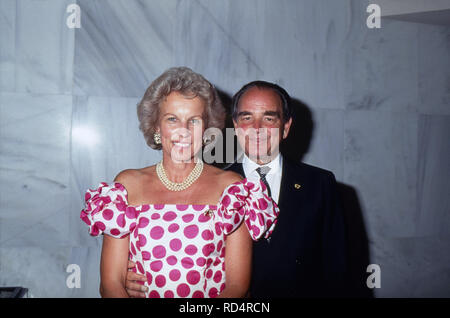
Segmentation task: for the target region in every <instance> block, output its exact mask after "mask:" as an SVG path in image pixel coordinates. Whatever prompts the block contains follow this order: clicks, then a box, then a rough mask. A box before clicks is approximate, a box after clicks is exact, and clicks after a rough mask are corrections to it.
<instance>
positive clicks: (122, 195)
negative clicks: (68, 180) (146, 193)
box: [80, 182, 137, 238]
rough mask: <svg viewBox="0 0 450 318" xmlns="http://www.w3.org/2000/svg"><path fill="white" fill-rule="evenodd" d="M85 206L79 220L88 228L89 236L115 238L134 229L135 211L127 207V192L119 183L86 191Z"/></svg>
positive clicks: (102, 185)
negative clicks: (106, 235) (104, 235)
mask: <svg viewBox="0 0 450 318" xmlns="http://www.w3.org/2000/svg"><path fill="white" fill-rule="evenodd" d="M85 201H86V206H85V208H84V209H83V210H81V214H80V218H81V219H82V220H83V221H84V222H85V223H86V224H87V225H88V226H89V234H91V235H92V236H98V235H100V234H102V233H105V234H108V235H111V236H113V237H116V238H122V237H125V236H127V235H128V234H129V233H130V232H131V231H133V230H134V228H135V227H136V219H137V211H136V209H135V208H134V207H131V206H128V201H127V192H126V189H125V187H124V186H123V185H122V184H120V183H117V182H116V183H112V184H107V183H105V182H102V183H100V185H99V187H98V188H97V189H95V190H87V191H86V194H85Z"/></svg>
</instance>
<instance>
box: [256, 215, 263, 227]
mask: <svg viewBox="0 0 450 318" xmlns="http://www.w3.org/2000/svg"><path fill="white" fill-rule="evenodd" d="M256 216H257V217H258V221H259V225H261V226H264V217H263V216H262V214H261V213H258V214H257V215H256Z"/></svg>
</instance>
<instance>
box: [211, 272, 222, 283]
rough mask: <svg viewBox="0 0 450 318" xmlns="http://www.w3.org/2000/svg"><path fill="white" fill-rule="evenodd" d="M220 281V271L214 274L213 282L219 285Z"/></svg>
mask: <svg viewBox="0 0 450 318" xmlns="http://www.w3.org/2000/svg"><path fill="white" fill-rule="evenodd" d="M221 279H222V272H221V271H217V272H216V273H215V274H214V278H213V280H214V281H215V282H216V283H220V281H221Z"/></svg>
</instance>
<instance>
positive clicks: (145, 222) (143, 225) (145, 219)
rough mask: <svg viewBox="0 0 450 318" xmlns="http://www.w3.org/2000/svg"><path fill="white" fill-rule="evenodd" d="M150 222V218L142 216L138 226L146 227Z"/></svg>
mask: <svg viewBox="0 0 450 318" xmlns="http://www.w3.org/2000/svg"><path fill="white" fill-rule="evenodd" d="M148 223H149V221H148V219H147V218H145V217H142V218H140V219H139V224H138V228H141V229H142V228H144V227H146V226H147V225H148Z"/></svg>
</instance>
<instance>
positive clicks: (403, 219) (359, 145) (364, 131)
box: [344, 111, 419, 240]
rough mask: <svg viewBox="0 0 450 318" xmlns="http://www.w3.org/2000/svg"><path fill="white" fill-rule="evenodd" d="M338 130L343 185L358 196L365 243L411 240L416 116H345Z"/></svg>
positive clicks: (414, 206) (414, 205) (371, 113)
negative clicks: (341, 134)
mask: <svg viewBox="0 0 450 318" xmlns="http://www.w3.org/2000/svg"><path fill="white" fill-rule="evenodd" d="M344 127H345V130H344V182H345V183H347V184H350V185H352V186H354V187H355V188H356V189H357V190H358V192H359V193H360V195H361V197H360V198H359V199H360V201H361V205H362V209H363V211H364V214H365V215H364V219H365V220H366V222H367V224H366V225H367V228H368V237H369V240H377V239H378V238H380V237H389V238H392V237H411V236H414V235H415V234H416V231H415V230H416V223H417V217H418V206H417V203H418V200H417V164H418V159H417V153H418V131H419V120H418V115H416V114H406V113H398V114H397V113H390V112H381V111H346V112H345V117H344Z"/></svg>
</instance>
